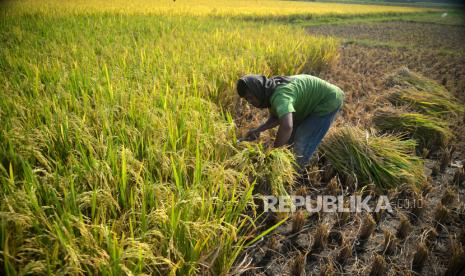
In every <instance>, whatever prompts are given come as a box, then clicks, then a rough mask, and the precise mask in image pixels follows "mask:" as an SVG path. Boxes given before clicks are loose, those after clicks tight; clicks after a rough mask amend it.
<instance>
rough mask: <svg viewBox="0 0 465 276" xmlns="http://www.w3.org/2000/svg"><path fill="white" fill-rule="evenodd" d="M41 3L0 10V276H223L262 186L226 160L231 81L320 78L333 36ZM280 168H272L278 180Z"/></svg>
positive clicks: (247, 229) (331, 55)
mask: <svg viewBox="0 0 465 276" xmlns="http://www.w3.org/2000/svg"><path fill="white" fill-rule="evenodd" d="M50 3H51V2H50ZM107 3H109V2H104V3H103V2H91V3H90V4H83V5H82V6H81V3H78V2H73V3H71V4H69V3H67V4H66V5H77V7H79V9H81V8H82V11H86V9H87V7H86V5H94V4H96V5H107ZM146 4H147V5H148V2H146ZM17 5H19V6H17ZM54 5H55V6H54ZM40 7H42V6H41V4H39V3H38V2H37V3H36V2H25V3H20V4H14V5H13V6H6V7H5V6H3V7H2V9H1V10H0V12H1V17H0V41H1V44H2V47H0V91H1V93H0V121H1V122H2V124H1V125H0V141H1V143H0V187H1V188H0V198H1V200H0V251H1V255H2V259H1V260H0V262H1V263H0V267H1V268H0V272H1V273H2V274H9V275H13V274H26V273H31V274H48V273H50V274H65V273H66V274H68V273H69V274H84V273H85V274H91V273H92V274H113V275H120V274H132V273H133V274H141V273H145V274H161V275H166V274H172V275H174V274H179V275H185V274H206V273H211V274H221V273H223V274H224V273H226V272H227V271H228V270H229V269H230V267H231V266H232V264H233V262H234V260H235V259H236V257H237V255H238V254H239V252H240V250H241V249H242V247H243V245H244V244H245V243H246V242H247V241H249V235H254V234H258V233H255V231H254V229H253V224H252V223H251V222H252V221H253V220H254V219H255V218H254V216H253V215H250V214H248V213H246V210H250V209H253V208H254V205H253V195H252V191H253V189H254V183H255V179H254V177H249V175H248V174H247V172H246V171H242V168H240V167H239V166H231V162H230V160H229V159H230V158H231V157H233V156H235V155H236V154H237V150H236V149H235V147H234V144H235V140H236V139H235V126H234V123H233V120H232V118H231V115H230V113H229V111H230V110H231V108H232V106H233V105H232V103H233V102H234V101H235V98H234V97H235V92H234V83H235V80H236V79H237V78H238V77H239V76H241V75H242V74H245V73H264V74H268V75H272V74H297V73H301V72H303V71H318V70H320V69H321V68H323V67H325V66H327V65H328V64H330V63H332V62H334V61H335V59H336V57H337V42H336V41H334V40H332V39H328V38H315V37H310V36H308V35H306V34H305V33H304V31H303V30H300V29H297V28H293V27H290V26H280V25H276V24H273V23H269V24H264V23H245V22H239V21H234V22H233V21H230V20H228V19H227V18H226V19H218V18H217V19H212V18H205V17H194V16H189V15H186V16H183V17H179V16H175V15H171V14H170V12H167V13H166V14H163V13H162V14H158V15H156V16H155V15H144V14H142V13H134V14H125V13H120V12H114V11H112V10H111V9H104V10H92V9H91V8H89V11H92V12H89V13H86V12H82V13H81V12H80V11H81V10H79V12H78V11H76V10H73V9H71V11H69V13H68V14H67V13H66V11H65V9H61V8H60V7H58V6H56V4H53V5H47V4H44V7H46V8H44V9H40ZM29 8H30V9H29ZM136 10H137V9H136ZM272 155H273V156H274V155H276V156H278V157H279V156H288V153H286V152H283V151H279V150H278V151H274V152H273V153H272ZM274 160H288V159H286V158H277V159H274ZM279 162H281V161H279ZM283 162H284V161H283ZM283 162H281V163H276V165H274V167H273V166H272V167H270V168H269V171H267V173H268V174H270V175H273V176H274V177H275V179H279V177H280V174H279V173H280V172H281V171H278V170H282V169H283V168H284V169H285V168H287V167H288V166H291V163H290V161H289V162H287V161H285V162H284V163H283ZM286 162H287V163H286ZM252 213H253V212H252Z"/></svg>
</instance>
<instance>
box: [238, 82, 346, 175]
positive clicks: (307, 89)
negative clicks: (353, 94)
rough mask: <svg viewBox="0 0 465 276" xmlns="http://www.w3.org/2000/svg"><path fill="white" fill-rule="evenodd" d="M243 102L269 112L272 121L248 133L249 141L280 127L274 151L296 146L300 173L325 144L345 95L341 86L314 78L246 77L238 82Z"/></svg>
mask: <svg viewBox="0 0 465 276" xmlns="http://www.w3.org/2000/svg"><path fill="white" fill-rule="evenodd" d="M237 92H238V94H239V96H240V97H241V98H244V99H245V100H246V101H247V102H248V103H250V104H251V105H253V106H255V107H257V108H268V110H269V118H268V120H267V121H266V122H264V123H263V124H261V125H260V126H259V127H257V128H254V129H251V130H249V131H248V132H247V134H246V137H245V138H244V139H246V140H249V141H251V140H255V139H257V138H258V137H259V136H260V133H261V132H263V131H265V130H267V129H271V128H274V127H276V126H279V128H278V133H277V134H276V138H275V140H274V147H275V148H277V147H281V146H284V145H292V147H293V151H294V154H295V155H296V161H297V164H298V165H299V169H301V170H303V169H304V168H305V166H306V165H308V162H309V161H310V157H311V156H312V154H313V152H314V151H315V150H316V148H317V146H318V144H319V143H320V142H321V140H322V139H323V137H324V136H325V134H326V132H327V131H328V129H329V127H330V126H331V123H332V122H333V120H334V118H335V116H336V113H337V112H338V111H339V110H340V109H341V107H342V102H343V99H344V92H343V91H342V90H341V89H340V88H339V87H337V86H335V85H333V84H331V83H329V82H326V81H324V80H322V79H320V78H317V77H314V76H311V75H304V74H301V75H293V76H275V77H271V78H267V77H265V76H263V75H246V76H243V77H242V78H240V79H239V80H238V81H237Z"/></svg>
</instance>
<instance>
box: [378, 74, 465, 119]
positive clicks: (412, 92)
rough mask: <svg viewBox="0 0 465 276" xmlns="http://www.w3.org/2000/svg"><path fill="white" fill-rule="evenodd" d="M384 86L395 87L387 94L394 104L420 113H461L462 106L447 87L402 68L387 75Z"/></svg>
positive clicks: (452, 114)
mask: <svg viewBox="0 0 465 276" xmlns="http://www.w3.org/2000/svg"><path fill="white" fill-rule="evenodd" d="M386 86H388V87H395V88H394V92H393V93H392V94H390V95H389V96H388V99H389V101H391V102H392V103H393V104H396V105H408V106H410V107H411V108H412V109H414V110H417V111H419V112H421V113H424V114H428V115H433V116H443V117H451V116H453V117H458V116H459V115H460V114H463V112H464V107H463V106H461V105H460V104H457V103H456V102H457V100H456V99H455V98H454V97H453V96H452V95H451V94H450V93H449V91H447V89H446V88H445V87H444V86H442V85H440V84H438V83H437V82H435V81H433V80H430V79H428V78H425V77H423V76H420V75H418V74H416V73H413V72H410V71H409V70H408V69H407V68H402V69H400V70H399V71H397V72H396V73H394V74H393V75H391V76H389V77H388V78H387V81H386Z"/></svg>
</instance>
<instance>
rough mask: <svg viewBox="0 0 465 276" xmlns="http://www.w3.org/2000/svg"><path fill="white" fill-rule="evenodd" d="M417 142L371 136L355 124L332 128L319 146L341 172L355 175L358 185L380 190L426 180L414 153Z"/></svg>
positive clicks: (394, 137) (421, 164) (383, 136)
mask: <svg viewBox="0 0 465 276" xmlns="http://www.w3.org/2000/svg"><path fill="white" fill-rule="evenodd" d="M415 146H416V142H415V141H414V140H402V139H400V137H399V136H395V135H382V136H378V135H374V134H371V133H369V132H367V131H363V130H361V129H360V128H357V127H344V128H339V129H336V130H335V131H333V132H332V133H330V134H329V135H328V137H327V138H326V139H325V140H324V142H323V143H322V145H321V147H320V149H321V150H322V151H323V152H324V153H325V154H326V156H327V158H328V159H329V161H330V162H331V164H332V165H333V166H334V168H335V169H336V170H337V171H338V173H340V174H344V175H356V176H357V180H358V182H359V184H362V185H366V184H369V183H373V184H375V185H376V187H377V188H378V189H380V190H385V189H388V188H392V187H396V186H399V185H401V184H404V183H405V184H415V185H420V184H423V183H424V182H425V181H426V178H425V176H424V174H423V162H422V161H421V159H420V158H418V157H416V156H414V154H413V153H414V151H415Z"/></svg>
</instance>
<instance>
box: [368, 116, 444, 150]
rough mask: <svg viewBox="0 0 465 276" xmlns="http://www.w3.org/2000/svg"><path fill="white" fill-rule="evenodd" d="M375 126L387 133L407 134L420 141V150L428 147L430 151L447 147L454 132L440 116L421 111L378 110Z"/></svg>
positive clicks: (374, 118)
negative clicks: (425, 113) (428, 114)
mask: <svg viewBox="0 0 465 276" xmlns="http://www.w3.org/2000/svg"><path fill="white" fill-rule="evenodd" d="M373 123H374V124H375V126H376V127H377V128H378V129H379V130H381V131H383V132H386V133H399V134H405V137H406V138H413V139H415V140H416V141H417V142H418V152H423V149H428V150H429V152H430V153H432V152H435V151H437V150H439V149H440V148H443V147H446V146H447V144H448V143H449V141H450V139H451V137H452V132H451V130H450V129H449V126H448V124H447V123H446V122H444V121H442V120H441V119H440V118H437V117H431V116H427V115H423V114H420V113H404V112H401V111H398V112H395V111H388V110H378V111H377V112H376V113H375V115H374V117H373Z"/></svg>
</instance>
